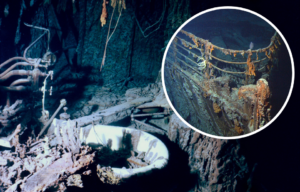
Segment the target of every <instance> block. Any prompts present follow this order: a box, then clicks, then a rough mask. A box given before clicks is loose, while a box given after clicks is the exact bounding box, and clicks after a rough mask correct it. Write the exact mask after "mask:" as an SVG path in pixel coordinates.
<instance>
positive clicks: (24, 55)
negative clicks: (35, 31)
mask: <svg viewBox="0 0 300 192" xmlns="http://www.w3.org/2000/svg"><path fill="white" fill-rule="evenodd" d="M46 33H47V31H45V32H44V33H43V34H42V35H41V36H39V37H38V38H37V39H36V40H35V41H34V42H32V43H31V44H30V45H29V46H28V47H27V48H26V49H25V51H24V54H23V57H24V58H26V53H27V51H28V49H30V48H31V47H32V45H34V44H35V43H36V42H37V41H38V40H40V39H41V38H42V37H43V36H44V35H45V34H46Z"/></svg>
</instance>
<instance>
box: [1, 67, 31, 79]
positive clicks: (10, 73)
mask: <svg viewBox="0 0 300 192" xmlns="http://www.w3.org/2000/svg"><path fill="white" fill-rule="evenodd" d="M14 75H21V76H22V75H27V76H29V75H32V71H26V70H23V69H20V70H12V71H10V72H9V73H7V74H6V75H4V76H3V77H0V82H2V81H5V80H7V79H8V78H10V77H11V76H14Z"/></svg>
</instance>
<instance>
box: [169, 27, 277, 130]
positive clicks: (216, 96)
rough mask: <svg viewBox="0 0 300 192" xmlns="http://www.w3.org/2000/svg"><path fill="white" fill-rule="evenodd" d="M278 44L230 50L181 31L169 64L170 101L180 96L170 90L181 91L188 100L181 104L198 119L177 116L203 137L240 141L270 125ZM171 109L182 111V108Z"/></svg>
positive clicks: (272, 40) (175, 41)
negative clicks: (271, 81) (237, 138)
mask: <svg viewBox="0 0 300 192" xmlns="http://www.w3.org/2000/svg"><path fill="white" fill-rule="evenodd" d="M280 44H281V42H280V37H279V35H278V34H277V33H276V32H275V34H274V35H273V36H272V37H271V42H270V44H269V45H268V46H267V47H264V48H259V49H256V50H252V49H251V48H252V47H251V46H250V49H248V50H234V49H226V48H222V47H219V46H217V45H214V44H213V43H211V42H210V41H209V40H205V39H202V38H200V37H197V36H196V35H194V34H192V33H190V32H187V31H185V30H181V31H180V32H179V33H178V34H177V36H176V37H175V38H174V41H173V42H172V44H171V46H170V48H169V51H168V54H167V57H166V61H165V78H166V80H165V81H166V88H167V92H168V95H171V101H172V95H176V94H174V93H173V94H170V92H172V90H171V87H172V88H173V87H178V89H179V90H182V91H183V94H182V96H183V97H186V99H182V100H183V101H184V102H185V103H186V104H187V105H188V107H189V108H190V109H191V110H192V111H194V113H192V112H190V114H189V115H187V114H185V112H179V113H180V114H181V115H182V116H183V118H185V119H190V121H189V123H190V124H191V125H193V126H194V127H196V128H198V129H200V130H203V131H204V132H207V133H210V134H213V135H217V136H238V135H243V134H247V133H250V132H252V131H255V130H257V129H259V128H260V127H262V126H264V125H266V124H267V123H268V122H269V121H270V120H271V114H270V111H271V108H272V106H271V104H270V103H269V99H270V97H271V91H270V88H269V84H268V81H267V80H268V79H269V74H270V70H271V69H272V66H273V61H274V59H276V57H277V52H278V50H279V47H280ZM170 79H172V80H170ZM172 103H173V106H174V107H175V108H176V106H179V107H178V109H179V108H180V105H179V104H176V103H174V101H172ZM199 110H202V111H206V112H203V113H202V112H201V111H199ZM191 114H194V115H195V116H197V118H193V117H191ZM196 119H200V121H199V120H196ZM201 119H202V121H201ZM205 119H206V120H205ZM208 119H211V120H210V121H209V120H208ZM199 122H201V123H199ZM203 122H205V123H203Z"/></svg>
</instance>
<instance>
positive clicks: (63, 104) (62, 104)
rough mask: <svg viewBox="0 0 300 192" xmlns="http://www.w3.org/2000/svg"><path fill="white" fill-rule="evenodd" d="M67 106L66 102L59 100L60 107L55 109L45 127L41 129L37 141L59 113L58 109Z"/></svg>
mask: <svg viewBox="0 0 300 192" xmlns="http://www.w3.org/2000/svg"><path fill="white" fill-rule="evenodd" d="M66 104H67V101H66V100H65V99H62V100H60V105H59V107H58V108H57V109H56V111H55V112H54V114H53V115H52V117H51V118H50V120H49V121H48V122H47V123H46V125H45V126H44V127H43V129H42V130H41V132H40V133H39V134H38V136H37V139H36V140H38V138H39V137H40V136H41V135H42V134H43V133H44V131H45V130H46V128H47V127H48V126H49V125H50V123H52V121H53V119H54V117H55V116H56V115H57V113H58V112H59V111H60V109H61V108H62V107H63V106H65V105H66Z"/></svg>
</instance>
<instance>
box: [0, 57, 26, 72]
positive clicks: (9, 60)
mask: <svg viewBox="0 0 300 192" xmlns="http://www.w3.org/2000/svg"><path fill="white" fill-rule="evenodd" d="M14 60H23V61H26V62H27V63H30V62H29V61H28V60H27V59H26V58H24V57H13V58H10V59H8V60H6V61H4V62H3V63H1V64H0V69H1V68H2V67H3V66H5V65H6V64H8V63H10V62H11V61H14Z"/></svg>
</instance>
